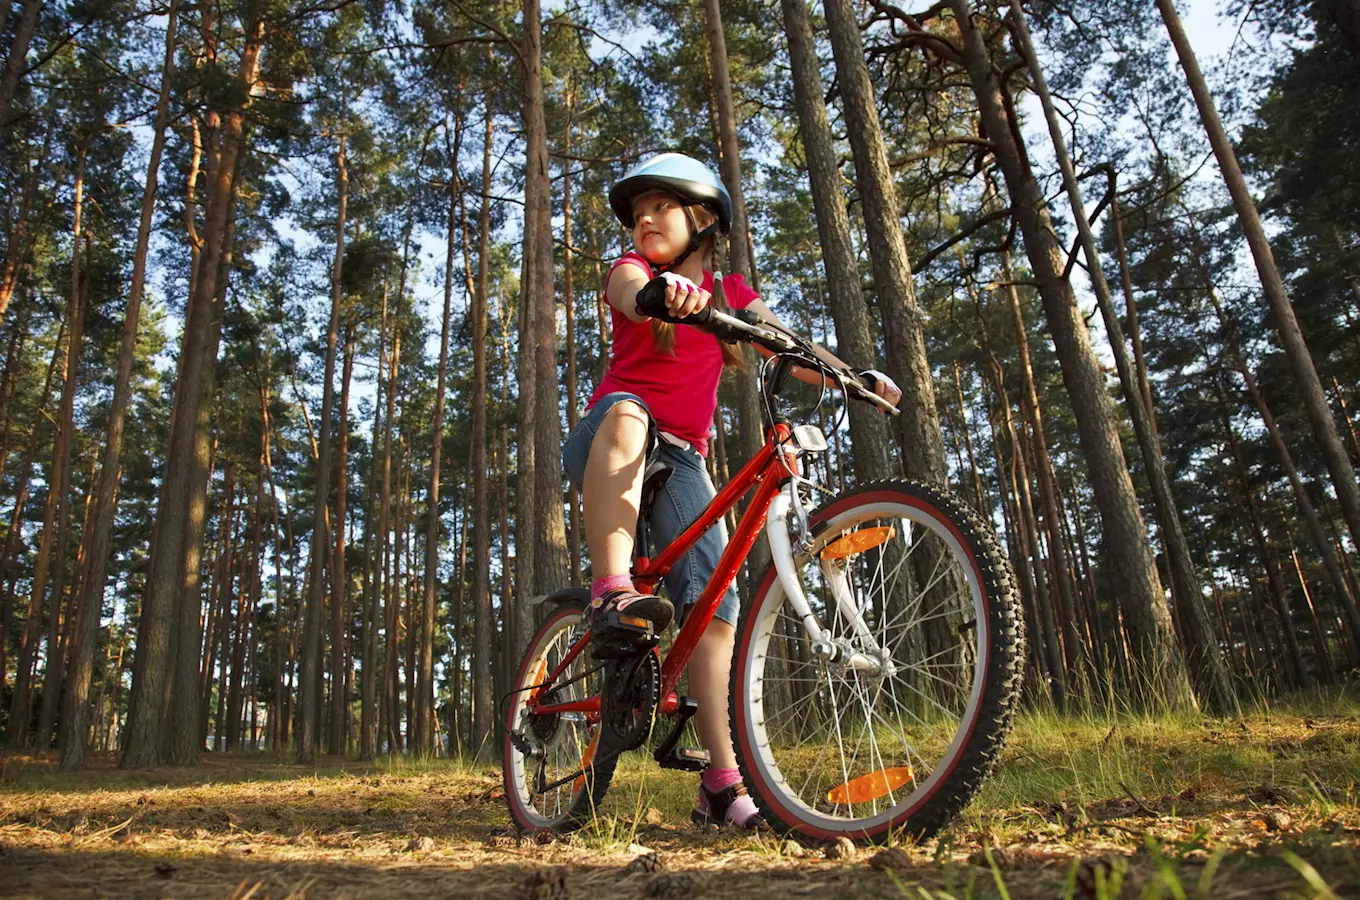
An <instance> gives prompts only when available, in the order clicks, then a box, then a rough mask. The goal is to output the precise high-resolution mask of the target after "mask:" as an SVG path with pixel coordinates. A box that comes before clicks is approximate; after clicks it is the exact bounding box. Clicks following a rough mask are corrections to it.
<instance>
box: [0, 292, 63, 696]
mask: <svg viewBox="0 0 1360 900" xmlns="http://www.w3.org/2000/svg"><path fill="white" fill-rule="evenodd" d="M68 324H69V323H68V322H67V321H66V320H65V319H63V320H62V321H61V323H60V324H59V325H58V326H57V339H56V341H55V342H53V344H52V358H51V360H50V361H49V362H48V364H47V376H46V378H45V379H44V381H43V388H42V393H41V394H39V397H40V398H41V400H40V401H39V403H38V408H37V416H35V417H34V418H35V427H34V431H33V432H32V434H30V442H29V447H28V450H27V451H25V453H24V457H23V461H22V462H21V463H20V466H19V476H18V479H19V483H18V487H17V489H16V490H15V492H14V509H13V510H12V511H11V512H10V521H9V529H8V530H7V532H6V536H5V549H4V555H3V557H0V567H3V570H2V571H0V580H2V581H3V588H0V589H2V590H3V591H4V600H3V601H0V635H6V637H5V638H4V639H3V641H0V686H3V685H4V684H5V682H6V679H5V672H6V666H7V665H8V661H9V638H8V635H9V633H10V621H11V618H12V617H13V614H14V588H15V584H16V582H17V581H18V580H19V575H18V573H17V572H15V571H14V569H15V567H16V563H17V559H16V557H17V556H18V554H19V543H20V540H21V538H22V537H23V521H24V506H25V504H26V503H27V501H28V484H29V480H30V479H31V478H32V475H33V462H34V459H35V457H36V456H37V453H38V447H37V440H36V439H37V430H36V420H37V419H38V418H49V414H48V412H47V406H48V404H49V403H50V402H51V399H52V378H53V376H54V375H55V374H56V372H57V367H58V366H59V365H60V364H61V362H62V361H63V360H65V359H66V354H65V352H64V347H63V346H62V338H63V336H64V335H65V334H66V326H67V325H68Z"/></svg>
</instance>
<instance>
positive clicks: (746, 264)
mask: <svg viewBox="0 0 1360 900" xmlns="http://www.w3.org/2000/svg"><path fill="white" fill-rule="evenodd" d="M704 27H705V32H706V34H707V36H708V52H709V71H710V75H711V78H710V87H711V88H712V91H713V94H712V98H713V106H714V107H716V109H715V110H714V111H715V113H716V115H717V120H718V148H719V150H720V154H719V170H720V174H721V175H722V180H723V184H724V185H725V186H726V187H727V192H728V193H729V194H730V195H731V197H732V230H731V232H730V234H729V235H728V241H727V247H728V253H729V255H730V262H731V268H732V271H733V272H735V273H737V274H739V275H741V276H742V277H743V278H745V279H746V281H747V283H748V284H749V285H751V287H752V289H753V290H755V289H756V288H755V273H756V264H755V258H754V255H753V254H752V253H751V244H750V241H749V239H748V238H749V235H748V231H749V229H750V223H749V222H748V221H747V218H746V197H745V192H744V191H743V190H742V180H741V147H740V145H739V144H738V143H737V116H736V109H735V107H734V105H733V102H732V80H731V77H730V75H729V74H728V71H729V67H728V60H727V37H726V35H725V33H724V30H723V23H722V12H721V9H720V6H719V2H718V0H704ZM718 284H719V285H721V282H718ZM739 347H740V351H741V356H742V360H743V365H742V366H741V367H739V368H737V369H736V370H735V371H734V372H733V376H734V380H735V381H736V396H737V429H738V435H737V438H738V449H739V450H740V451H741V455H742V457H743V458H744V459H752V458H754V457H755V455H756V454H757V453H759V452H760V448H761V446H762V445H763V444H764V442H765V435H764V427H763V426H764V419H763V417H762V416H761V412H760V404H759V401H758V399H757V398H758V397H759V396H760V394H759V385H758V383H757V379H756V371H757V366H756V363H755V354H754V352H753V351H752V350H751V348H750V347H748V346H746V345H745V344H741V345H739ZM769 561H770V550H769V545H768V543H767V542H766V540H765V535H764V534H761V535H760V536H759V537H758V538H757V539H756V542H755V544H754V545H753V546H752V547H751V553H750V554H749V556H748V557H747V560H746V570H747V572H748V573H749V574H748V578H747V580H746V582H745V583H746V585H747V589H746V594H748V595H749V594H750V592H751V591H750V586H751V584H753V583H754V582H755V581H756V579H757V578H759V577H760V574H761V573H763V572H764V571H765V569H766V568H767V567H768V565H769ZM746 599H747V600H748V601H749V599H750V597H749V596H748V597H747V598H746Z"/></svg>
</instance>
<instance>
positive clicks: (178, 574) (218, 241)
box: [120, 19, 265, 769]
mask: <svg viewBox="0 0 1360 900" xmlns="http://www.w3.org/2000/svg"><path fill="white" fill-rule="evenodd" d="M264 34H265V24H264V21H263V19H261V20H259V21H256V22H253V23H250V24H249V25H248V26H247V27H246V42H245V46H244V49H243V52H242V56H241V64H240V69H239V73H238V75H237V78H236V82H237V89H236V90H235V91H233V92H232V96H233V97H234V98H235V101H236V103H235V105H234V106H232V107H229V108H228V109H227V110H225V111H223V112H222V113H220V114H219V113H218V112H217V111H211V112H210V114H209V119H210V122H211V121H212V120H215V119H218V118H220V120H221V128H220V132H221V134H220V138H219V139H220V142H221V143H220V150H219V152H218V153H217V154H216V157H217V158H216V160H215V161H214V164H213V167H212V186H211V190H210V192H209V196H208V206H207V211H206V214H205V217H204V242H203V250H202V253H201V256H200V258H199V264H198V267H197V275H196V277H195V278H194V286H193V295H192V297H191V298H190V302H189V305H188V309H187V311H186V314H185V339H184V342H183V353H182V355H181V358H180V372H179V381H178V384H177V385H176V389H175V404H174V409H173V411H172V413H171V415H172V425H171V431H170V445H169V448H168V450H167V453H166V472H165V477H164V480H163V482H162V485H161V499H160V504H159V508H158V511H157V515H156V525H155V533H154V535H153V538H152V554H151V563H150V572H149V574H148V585H147V590H146V596H145V599H144V601H143V607H142V617H141V622H140V624H139V628H138V639H137V660H136V662H135V664H134V677H133V696H132V698H131V701H130V704H131V705H130V708H129V714H128V723H127V731H126V740H125V746H124V749H123V757H122V760H121V763H120V765H121V766H122V767H123V768H125V769H135V768H143V767H148V766H155V765H158V764H159V763H160V761H161V738H162V734H161V731H162V723H163V721H164V712H165V702H164V698H165V694H166V685H167V682H168V680H169V677H170V663H171V636H170V635H171V630H172V622H173V621H174V619H175V613H176V609H177V604H176V599H177V598H178V597H180V589H181V587H182V581H181V579H182V577H183V573H184V557H183V550H184V548H183V544H182V541H181V538H182V536H183V534H184V533H185V531H186V525H187V518H188V515H189V509H188V497H189V488H190V481H191V478H192V476H193V470H194V464H193V443H194V438H195V432H196V430H197V426H198V404H199V402H200V399H201V394H202V388H203V380H204V378H205V376H206V375H207V373H208V372H209V371H210V369H211V367H212V366H213V365H214V364H215V360H211V359H208V358H207V351H208V345H209V341H210V339H211V332H212V327H211V326H212V317H213V311H214V310H213V307H214V305H215V299H216V297H217V275H218V271H217V270H218V266H219V262H220V260H221V257H222V254H223V253H224V252H225V251H226V247H225V240H226V236H227V221H228V218H229V216H230V213H231V207H232V195H233V191H234V184H235V177H236V160H237V156H238V154H239V153H240V151H241V145H242V143H243V141H244V137H243V135H244V130H245V120H246V112H247V110H248V108H249V106H250V102H251V94H252V92H253V90H254V87H255V83H256V80H257V78H258V76H259V71H260V52H261V50H262V49H263V46H264Z"/></svg>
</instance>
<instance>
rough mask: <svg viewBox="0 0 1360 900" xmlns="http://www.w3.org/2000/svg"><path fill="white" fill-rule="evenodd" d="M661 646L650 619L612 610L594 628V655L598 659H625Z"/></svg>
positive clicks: (597, 620) (592, 631)
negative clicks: (658, 645) (658, 644)
mask: <svg viewBox="0 0 1360 900" xmlns="http://www.w3.org/2000/svg"><path fill="white" fill-rule="evenodd" d="M657 643H658V639H657V636H656V632H654V631H653V630H652V622H651V620H650V619H644V618H642V617H641V616H630V615H628V614H627V613H621V612H619V611H618V610H616V609H614V610H610V611H609V612H607V613H604V614H603V615H601V616H600V617H599V618H597V619H596V620H595V624H594V625H593V626H592V627H591V639H590V652H591V655H592V656H594V657H595V658H596V659H623V658H625V657H629V656H633V655H635V654H637V653H641V652H643V651H646V650H650V649H652V648H653V647H655V646H656V645H657Z"/></svg>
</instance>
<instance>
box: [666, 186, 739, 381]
mask: <svg viewBox="0 0 1360 900" xmlns="http://www.w3.org/2000/svg"><path fill="white" fill-rule="evenodd" d="M694 209H695V212H694V220H695V223H696V224H697V225H698V227H699V230H701V231H702V230H703V229H705V228H707V227H708V226H709V225H712V224H713V223H714V222H716V221H717V220H718V217H717V216H716V215H714V214H713V211H712V210H710V209H709V208H708V207H706V206H699V207H695V208H694ZM716 243H717V241H716V239H715V238H713V237H709V238H705V239H704V242H703V243H702V244H700V245H699V253H700V254H701V258H702V259H703V266H704V270H705V271H707V272H713V260H714V257H715V256H716V248H715V246H714V245H715V244H716ZM708 305H709V306H711V307H713V308H714V309H716V310H717V311H718V312H721V313H727V314H729V315H731V313H732V309H731V307H729V306H728V305H727V298H726V297H725V296H724V294H723V287H722V276H721V275H719V274H718V273H717V272H714V273H713V296H712V297H711V298H710V299H709V301H708ZM652 340H653V341H655V342H656V349H658V350H660V351H661V352H662V353H665V354H666V355H667V356H674V355H675V323H674V322H662V321H661V320H660V319H652ZM718 349H719V350H720V351H722V361H723V366H724V367H728V366H732V367H735V368H738V369H740V368H745V360H743V359H742V356H741V348H740V347H738V346H737V345H736V344H729V343H728V342H727V341H718Z"/></svg>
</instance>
